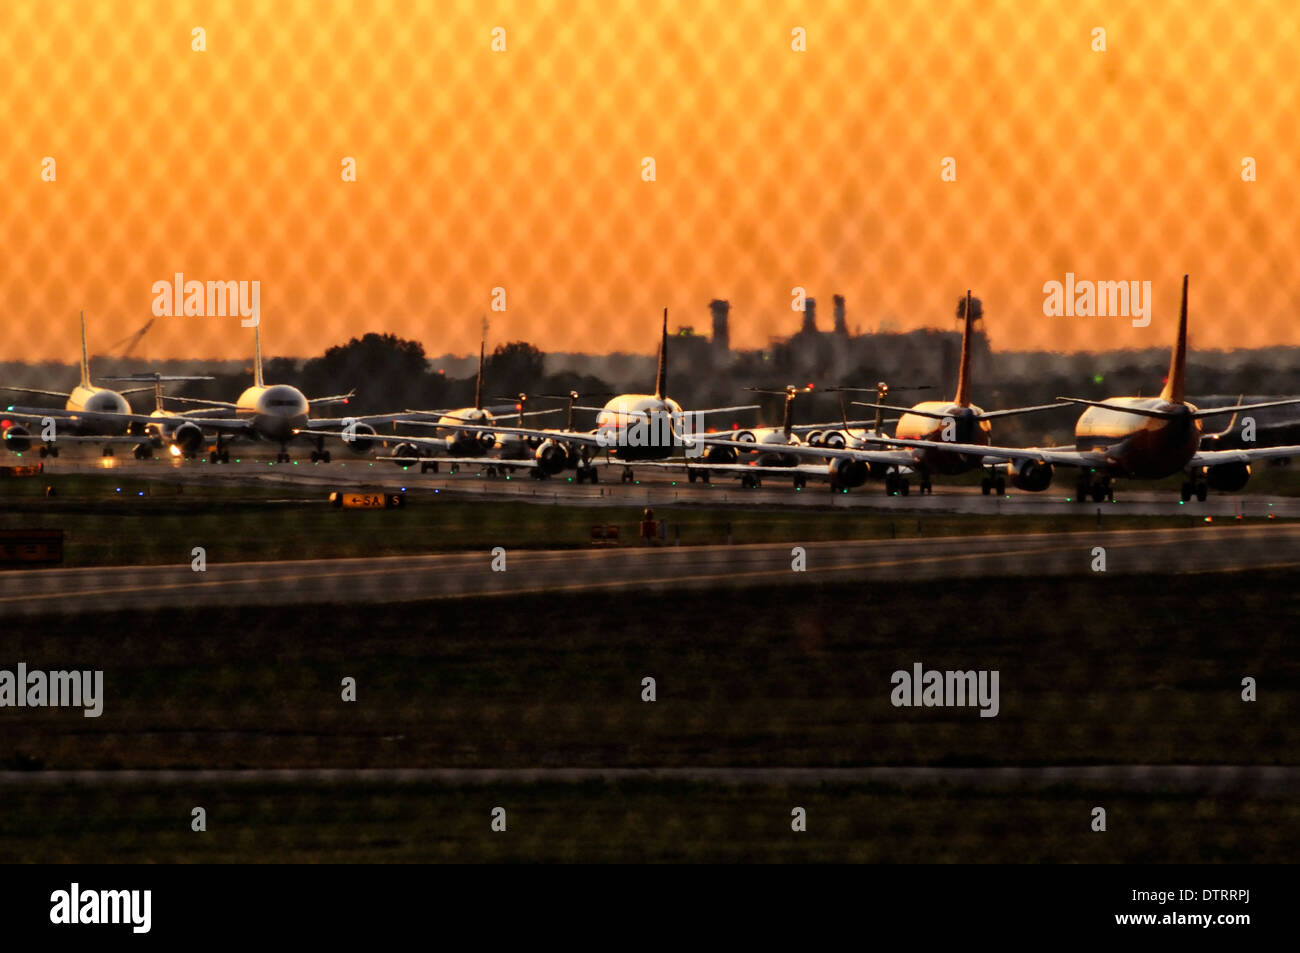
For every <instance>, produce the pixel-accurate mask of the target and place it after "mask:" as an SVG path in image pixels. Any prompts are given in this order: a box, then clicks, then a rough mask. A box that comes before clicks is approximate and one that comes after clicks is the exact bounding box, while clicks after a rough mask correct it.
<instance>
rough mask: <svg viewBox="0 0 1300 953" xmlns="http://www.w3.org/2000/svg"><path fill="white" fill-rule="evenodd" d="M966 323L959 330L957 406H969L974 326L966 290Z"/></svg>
mask: <svg viewBox="0 0 1300 953" xmlns="http://www.w3.org/2000/svg"><path fill="white" fill-rule="evenodd" d="M965 310H966V315H965V316H966V323H965V324H964V325H963V326H962V331H961V364H960V365H959V366H958V368H957V395H956V396H955V397H954V398H953V403H954V404H956V405H957V406H958V407H969V406H970V332H971V328H973V327H974V326H975V315H974V314H973V313H972V312H973V310H974V309H973V308H972V307H971V294H970V291H969V290H968V291H967V292H966V309H965Z"/></svg>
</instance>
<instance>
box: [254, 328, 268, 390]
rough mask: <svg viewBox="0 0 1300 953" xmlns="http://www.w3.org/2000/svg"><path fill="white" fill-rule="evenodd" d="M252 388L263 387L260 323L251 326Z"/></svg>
mask: <svg viewBox="0 0 1300 953" xmlns="http://www.w3.org/2000/svg"><path fill="white" fill-rule="evenodd" d="M253 386H254V387H265V386H266V384H265V382H264V381H263V380H262V322H261V321H258V322H257V323H256V324H255V325H253Z"/></svg>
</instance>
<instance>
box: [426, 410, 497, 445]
mask: <svg viewBox="0 0 1300 953" xmlns="http://www.w3.org/2000/svg"><path fill="white" fill-rule="evenodd" d="M495 422H496V420H495V418H494V417H493V416H492V415H491V414H490V413H488V412H487V411H486V410H483V409H482V408H479V407H462V408H461V409H460V410H453V411H451V412H450V413H447V414H444V415H443V416H442V417H439V418H438V430H437V433H438V435H439V436H441V437H443V439H445V440H446V441H447V453H448V454H450V455H451V456H453V457H478V456H482V455H484V454H486V453H487V452H488V451H489V450H491V449H492V447H493V446H494V445H495V443H496V437H495V436H494V435H492V434H489V433H482V432H476V431H469V430H462V429H460V426H461V425H462V424H473V425H475V426H477V427H490V426H492V425H493V424H494V423H495Z"/></svg>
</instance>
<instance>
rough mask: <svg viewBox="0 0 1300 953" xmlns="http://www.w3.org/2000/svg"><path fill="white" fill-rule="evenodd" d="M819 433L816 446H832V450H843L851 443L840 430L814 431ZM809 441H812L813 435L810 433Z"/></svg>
mask: <svg viewBox="0 0 1300 953" xmlns="http://www.w3.org/2000/svg"><path fill="white" fill-rule="evenodd" d="M813 433H816V434H817V442H816V443H814V444H813V446H814V447H830V448H831V449H832V450H843V449H844V448H845V447H847V446H848V445H849V443H848V441H847V440H845V439H844V434H843V433H841V432H840V431H838V430H822V431H813ZM808 442H809V443H812V435H811V434H809V440H808Z"/></svg>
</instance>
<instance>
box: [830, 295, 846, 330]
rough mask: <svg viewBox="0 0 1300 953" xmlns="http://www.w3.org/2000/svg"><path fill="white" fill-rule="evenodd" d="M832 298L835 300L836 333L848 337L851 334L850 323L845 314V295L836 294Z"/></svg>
mask: <svg viewBox="0 0 1300 953" xmlns="http://www.w3.org/2000/svg"><path fill="white" fill-rule="evenodd" d="M832 300H833V301H834V302H835V333H836V334H838V335H839V336H840V337H845V338H846V337H848V336H849V323H848V319H847V318H846V317H845V314H844V295H836V296H835V297H834V298H833V299H832Z"/></svg>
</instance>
